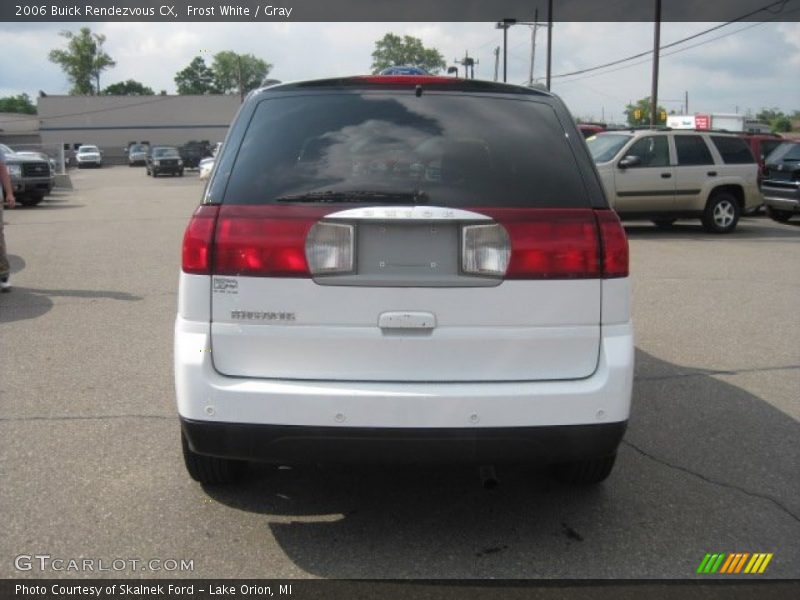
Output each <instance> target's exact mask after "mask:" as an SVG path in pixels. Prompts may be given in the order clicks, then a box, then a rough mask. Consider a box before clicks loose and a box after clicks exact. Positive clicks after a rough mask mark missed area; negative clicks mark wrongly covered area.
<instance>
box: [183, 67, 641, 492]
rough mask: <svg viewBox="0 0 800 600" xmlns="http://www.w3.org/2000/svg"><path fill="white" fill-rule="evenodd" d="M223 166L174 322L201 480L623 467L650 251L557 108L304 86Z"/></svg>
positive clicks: (590, 476)
mask: <svg viewBox="0 0 800 600" xmlns="http://www.w3.org/2000/svg"><path fill="white" fill-rule="evenodd" d="M216 161H218V164H217V166H216V168H215V171H214V173H215V175H214V177H213V178H212V179H211V180H210V182H209V184H208V186H206V190H205V192H204V198H203V201H202V204H201V205H200V206H199V208H198V209H197V210H196V212H195V213H194V216H193V217H192V218H191V220H190V222H189V224H188V227H187V229H186V233H185V236H184V240H183V261H182V272H181V275H180V292H179V302H178V316H177V319H176V323H175V353H174V356H175V362H174V368H175V383H176V392H177V406H178V412H179V416H180V420H181V424H182V446H183V452H184V457H185V464H186V468H187V470H188V472H189V474H190V475H191V476H192V477H193V478H194V479H196V480H198V481H201V482H206V483H222V482H225V481H230V480H232V479H235V478H236V477H238V476H239V475H241V473H242V469H243V466H244V465H245V463H246V461H262V462H267V463H273V464H279V465H287V464H288V465H291V464H298V463H317V462H323V463H324V462H345V463H347V462H377V463H382V464H386V463H394V462H401V463H435V462H440V463H451V462H464V463H471V464H477V465H494V464H497V463H506V462H512V463H542V462H543V463H550V464H551V465H553V470H554V473H555V474H556V476H557V477H558V478H560V479H562V480H565V481H570V482H574V483H586V484H588V483H596V482H599V481H601V480H603V479H604V478H606V477H607V476H608V475H609V473H610V472H611V470H612V467H613V464H614V458H615V455H616V449H617V446H618V444H619V443H620V440H621V438H622V435H623V432H624V430H625V426H626V422H627V419H628V414H629V409H630V401H631V382H632V379H633V360H634V352H633V337H632V325H631V320H630V310H629V307H630V304H629V300H630V298H629V287H630V284H629V280H628V246H627V240H626V237H625V231H624V229H623V228H622V225H621V223H620V221H619V219H618V218H617V216H616V214H615V213H614V212H613V211H612V210H610V208H609V205H608V202H607V201H606V198H605V194H604V192H603V187H602V183H601V182H600V180H599V178H598V176H597V172H596V170H595V168H594V165H593V164H592V160H591V157H590V155H589V153H588V151H587V147H586V145H585V144H584V142H583V141H582V139H581V138H580V135H579V133H578V130H577V127H576V126H575V124H574V121H573V119H572V117H571V116H570V114H569V112H568V110H567V108H566V107H565V106H564V104H563V102H562V101H561V100H560V99H559V98H558V97H557V96H554V95H551V94H550V93H548V92H546V91H541V90H538V89H532V88H528V87H522V86H512V85H506V84H500V83H493V82H488V81H476V80H470V79H455V78H451V77H435V76H396V77H395V76H391V77H384V76H366V77H352V78H336V79H330V80H319V81H312V82H298V83H287V84H282V85H279V86H275V87H270V88H267V89H260V90H258V91H256V92H253V93H251V94H250V95H249V96H248V97H247V99H245V101H244V103H243V104H242V106H241V108H240V110H239V112H238V115H237V117H236V118H235V120H234V122H233V123H232V125H231V128H230V131H229V134H228V137H227V139H226V141H225V144H224V145H223V147H222V150H221V151H220V154H219V155H218V156H217V158H216ZM212 348H213V355H212V353H211V349H212Z"/></svg>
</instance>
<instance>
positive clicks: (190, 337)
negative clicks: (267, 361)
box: [174, 316, 634, 429]
mask: <svg viewBox="0 0 800 600" xmlns="http://www.w3.org/2000/svg"><path fill="white" fill-rule="evenodd" d="M209 329H210V324H209V323H208V322H198V321H190V320H187V319H184V318H182V317H180V316H179V317H178V318H177V320H176V323H175V356H174V359H175V389H176V396H177V405H178V413H179V414H180V416H181V417H183V418H184V419H188V420H191V421H203V422H209V423H238V424H248V423H249V424H254V425H294V426H308V427H357V428H362V427H363V428H376V427H377V428H410V429H414V428H419V429H442V428H469V429H479V428H506V427H547V426H561V425H593V424H604V423H618V422H622V421H626V420H627V419H628V415H629V412H630V404H631V389H632V384H633V362H634V350H633V327H632V325H631V323H630V322H628V323H623V324H618V325H603V327H602V335H601V341H600V348H599V357H598V361H597V368H596V370H595V371H594V373H592V374H591V375H590V376H589V377H585V378H582V379H569V380H552V381H518V382H513V381H512V382H503V381H497V382H465V383H457V382H454V383H446V382H436V383H403V382H396V381H395V382H392V381H369V382H361V381H313V380H286V379H256V378H246V377H228V376H224V375H221V374H219V373H218V372H217V371H216V370H215V369H214V365H213V361H212V359H211V352H210V350H211V345H210V338H209Z"/></svg>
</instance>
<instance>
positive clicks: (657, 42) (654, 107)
mask: <svg viewBox="0 0 800 600" xmlns="http://www.w3.org/2000/svg"><path fill="white" fill-rule="evenodd" d="M551 1H552V0H551ZM655 3H656V14H655V19H654V22H655V23H654V30H653V88H652V90H651V92H650V127H655V126H656V123H658V58H659V54H660V52H661V0H655Z"/></svg>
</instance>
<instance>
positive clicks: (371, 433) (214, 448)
mask: <svg viewBox="0 0 800 600" xmlns="http://www.w3.org/2000/svg"><path fill="white" fill-rule="evenodd" d="M181 426H182V428H183V432H184V435H185V436H186V438H187V441H188V442H189V447H190V448H191V449H192V450H193V451H194V452H196V453H198V454H205V455H208V456H217V457H220V458H235V459H242V460H249V461H255V462H266V463H273V464H286V465H291V464H315V463H332V464H336V463H362V464H370V463H373V464H374V463H379V464H385V463H396V464H403V463H405V464H418V463H431V464H448V463H472V464H528V463H557V462H566V461H572V460H580V459H586V458H599V457H602V456H609V455H611V454H613V453H614V452H615V451H616V449H617V446H618V445H619V443H620V441H621V440H622V436H623V434H624V433H625V427H626V426H627V422H626V421H622V422H618V423H604V424H597V425H559V426H546V427H497V428H436V429H428V428H377V427H307V426H294V425H253V424H249V423H218V422H209V421H194V420H189V419H183V418H181Z"/></svg>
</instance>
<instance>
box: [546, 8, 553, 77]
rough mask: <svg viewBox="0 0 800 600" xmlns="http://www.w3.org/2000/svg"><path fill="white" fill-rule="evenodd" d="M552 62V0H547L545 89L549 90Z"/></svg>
mask: <svg viewBox="0 0 800 600" xmlns="http://www.w3.org/2000/svg"><path fill="white" fill-rule="evenodd" d="M552 62H553V0H547V90H548V91H549V90H550V67H551V65H552Z"/></svg>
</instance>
